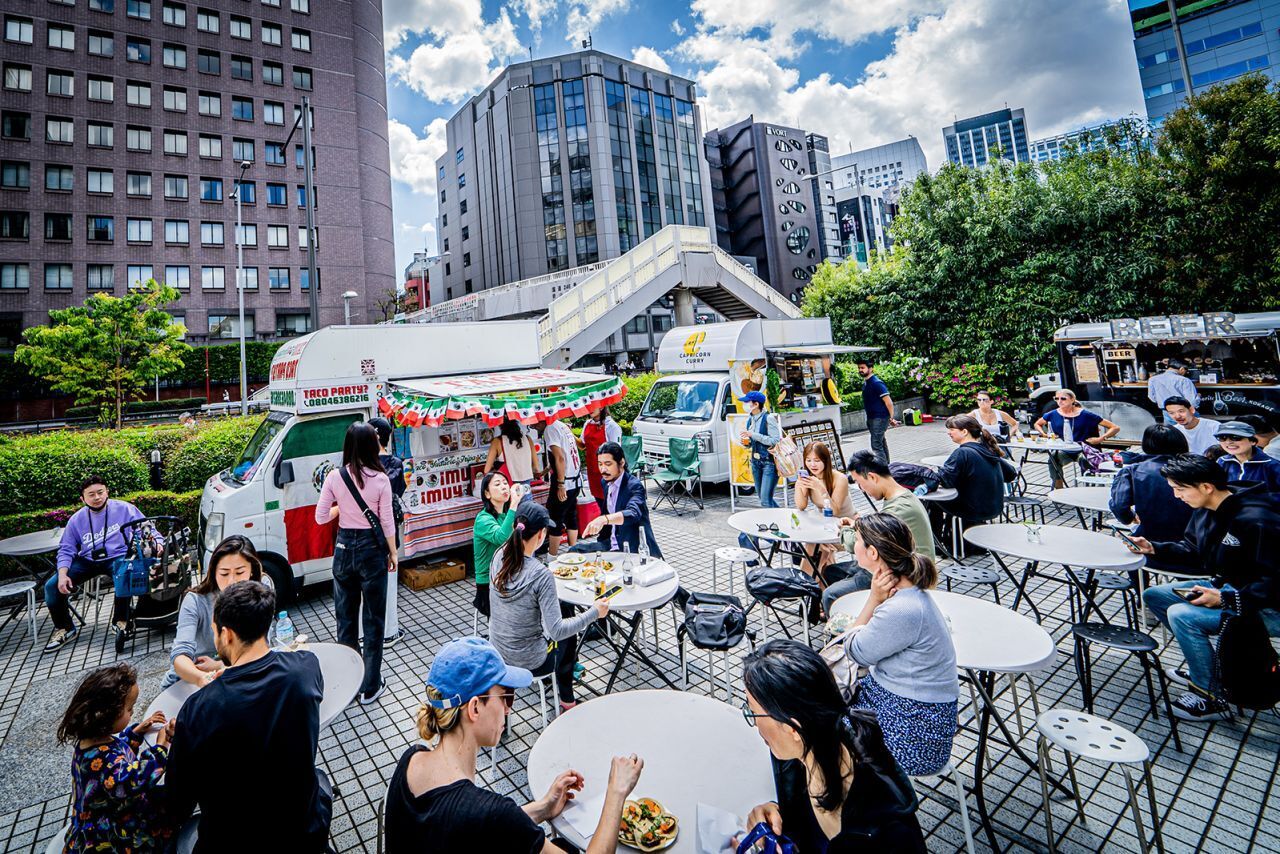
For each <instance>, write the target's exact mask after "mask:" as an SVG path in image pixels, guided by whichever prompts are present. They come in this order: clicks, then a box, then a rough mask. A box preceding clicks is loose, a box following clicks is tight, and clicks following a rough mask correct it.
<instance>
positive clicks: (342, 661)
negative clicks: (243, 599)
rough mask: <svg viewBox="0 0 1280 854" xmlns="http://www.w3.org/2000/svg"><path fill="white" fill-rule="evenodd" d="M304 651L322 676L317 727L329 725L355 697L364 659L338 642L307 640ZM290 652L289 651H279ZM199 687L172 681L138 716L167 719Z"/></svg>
mask: <svg viewBox="0 0 1280 854" xmlns="http://www.w3.org/2000/svg"><path fill="white" fill-rule="evenodd" d="M306 651H307V652H310V653H312V654H313V655H315V657H316V658H318V659H320V673H321V674H322V675H323V676H324V698H323V699H322V700H321V701H320V727H321V729H323V728H325V727H327V726H329V724H331V723H333V721H334V720H335V719H336V718H337V717H338V715H340V714H342V712H343V710H344V709H346V708H347V706H348V705H350V704H351V701H352V700H353V699H355V696H356V692H357V691H359V690H360V682H361V681H362V680H363V679H364V661H363V659H361V658H360V653H358V652H356V651H355V650H354V649H352V648H351V647H349V646H343V645H342V644H340V643H309V644H307V645H306ZM281 654H282V655H291V654H292V653H281ZM198 690H200V689H199V688H197V687H196V686H195V685H192V684H191V683H190V682H175V683H173V684H172V685H170V686H169V687H168V688H166V689H164V690H163V691H161V692H160V693H159V694H158V695H157V696H156V698H155V699H154V700H152V701H151V705H149V706H147V710H146V711H145V712H143V714H142V717H143V718H144V719H145V718H148V717H150V716H151V713H152V712H157V711H160V712H164V716H165V718H166V719H167V720H172V719H174V718H176V717H177V716H178V712H179V711H180V710H181V709H182V705H183V703H185V702H186V701H187V698H188V697H190V696H191V695H192V694H194V693H195V692H196V691H198ZM147 743H148V744H154V743H155V732H154V731H153V732H151V733H149V734H148V735H147Z"/></svg>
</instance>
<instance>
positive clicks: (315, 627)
mask: <svg viewBox="0 0 1280 854" xmlns="http://www.w3.org/2000/svg"><path fill="white" fill-rule="evenodd" d="M889 436H890V446H891V448H892V452H893V454H894V457H895V458H896V459H903V460H914V459H919V458H920V457H922V456H925V455H929V454H936V453H941V452H945V451H946V450H947V449H948V447H949V441H948V439H947V437H946V435H945V433H944V432H943V431H942V430H941V428H940V426H939V425H926V426H924V427H919V428H910V429H908V428H904V429H899V430H894V431H891V433H890V434H889ZM866 445H867V441H866V437H865V435H863V436H859V437H856V438H854V439H853V440H852V441H850V442H849V443H848V448H849V449H852V448H859V447H866ZM1029 468H1031V469H1033V471H1032V473H1031V474H1032V480H1033V489H1034V488H1039V489H1040V490H1043V489H1045V486H1044V484H1045V473H1044V468H1043V466H1030V467H1029ZM855 501H861V499H860V498H855ZM747 503H748V504H749V505H751V506H754V499H751V498H748V499H747ZM1049 512H1050V521H1051V522H1056V523H1059V524H1067V525H1076V524H1078V522H1077V521H1076V519H1075V514H1074V513H1071V514H1066V513H1058V512H1056V511H1055V510H1054V509H1053V508H1052V506H1050V507H1049ZM728 513H729V501H728V499H727V497H726V496H725V495H724V493H723V492H722V491H720V492H717V493H716V494H715V495H714V497H711V498H710V500H709V502H708V505H707V509H706V510H705V511H703V512H701V513H697V512H695V513H691V514H686V515H684V516H682V517H676V516H675V515H674V514H672V513H671V512H670V511H669V510H666V509H664V510H663V511H660V512H658V513H657V514H656V518H655V527H656V529H657V536H658V540H659V542H660V543H661V545H662V548H663V551H664V553H665V554H666V555H667V557H668V559H669V560H670V561H671V563H673V564H674V565H675V566H676V567H677V568H678V569H679V571H680V573H681V575H682V581H683V583H684V584H685V586H686V587H688V588H690V589H696V590H707V589H710V586H711V585H710V567H711V551H712V549H713V548H714V547H716V546H719V545H728V544H732V543H733V542H734V535H733V533H732V532H731V531H730V529H729V528H728V526H727V525H726V524H725V519H726V517H727V515H728ZM986 561H987V559H974V560H973V561H972V562H973V563H976V564H977V565H986ZM739 583H740V582H739ZM1004 586H1005V588H1006V590H1005V592H1006V593H1008V594H1009V595H1011V594H1012V592H1013V591H1012V590H1011V589H1010V585H1008V583H1007V582H1005V584H1004ZM956 589H957V590H958V591H960V592H973V593H974V595H984V592H983V591H977V590H975V591H968V590H964V589H963V586H959V585H958V586H957V587H956ZM741 592H742V591H740V593H741ZM471 595H472V588H471V584H470V582H460V583H456V584H452V585H448V586H446V587H443V588H437V589H434V590H427V591H423V592H421V593H413V592H410V591H408V590H407V589H405V588H403V587H402V588H401V589H400V597H399V603H400V604H399V608H400V622H401V626H402V627H403V628H404V629H405V632H406V636H405V638H404V639H403V640H401V641H400V642H399V643H398V644H396V645H395V646H394V647H392V648H390V649H388V651H387V655H386V661H385V665H384V673H385V675H386V677H387V680H388V684H389V688H390V690H389V691H388V692H387V694H386V695H385V696H384V697H383V699H382V700H381V701H380V702H379V703H378V704H376V705H374V706H371V707H361V706H358V705H353V706H352V707H351V708H350V709H349V710H348V711H347V712H346V713H345V714H344V715H343V716H342V717H340V718H338V720H337V721H336V722H335V723H334V725H333V726H332V727H330V728H329V729H328V730H327V731H325V732H324V733H322V736H321V741H320V757H321V762H322V763H323V765H324V767H325V768H326V770H327V771H328V773H329V775H330V777H331V778H332V780H333V781H334V783H335V784H336V785H337V786H338V788H339V792H340V796H339V798H338V800H337V803H336V805H335V816H334V822H333V841H334V844H335V846H336V848H337V850H338V851H342V852H348V851H369V852H372V851H375V850H376V839H375V837H376V815H375V811H376V809H377V804H378V802H379V800H380V799H381V797H382V793H383V790H384V787H385V784H386V780H387V778H388V777H389V775H390V774H391V771H392V769H393V768H394V765H395V761H396V758H397V757H398V756H399V754H400V753H401V751H402V750H403V749H404V748H405V747H406V746H407V745H408V744H409V743H410V742H411V741H412V740H413V739H415V738H416V733H415V730H414V725H413V717H414V711H415V710H416V709H417V706H418V703H419V701H420V690H421V680H422V678H423V676H424V675H425V674H426V672H427V668H428V663H429V662H430V660H431V655H432V653H433V652H434V651H435V650H436V649H437V648H439V646H440V645H441V644H442V643H443V642H444V641H446V640H449V639H451V638H454V637H458V636H460V635H464V634H470V632H471V625H472V622H471V621H472V610H471V607H470V601H471ZM986 595H989V593H988V594H986ZM1032 595H1033V596H1034V597H1035V598H1036V601H1037V602H1039V603H1040V605H1041V608H1042V610H1043V611H1044V613H1045V623H1044V625H1045V627H1046V628H1047V629H1048V630H1049V631H1050V633H1051V634H1052V635H1053V636H1054V638H1055V639H1056V640H1057V642H1058V652H1059V654H1058V659H1057V662H1056V663H1055V665H1054V666H1053V668H1052V669H1051V670H1050V671H1047V672H1045V673H1041V674H1037V676H1036V677H1035V679H1036V684H1037V686H1038V691H1039V698H1040V702H1041V704H1042V706H1043V707H1044V708H1050V707H1057V706H1064V707H1071V708H1077V707H1079V706H1080V703H1081V699H1080V692H1079V689H1078V687H1077V684H1076V676H1075V671H1074V668H1073V666H1072V663H1071V657H1070V650H1071V645H1070V640H1069V629H1068V627H1067V625H1066V621H1067V603H1066V598H1065V596H1064V593H1063V588H1062V587H1061V586H1060V585H1057V584H1054V583H1052V582H1046V581H1038V582H1037V583H1036V584H1034V585H1033V587H1032ZM1004 601H1006V603H1007V602H1008V601H1009V600H1008V599H1007V598H1006V599H1005V600H1004ZM1023 611H1024V613H1029V612H1028V611H1027V609H1026V608H1025V606H1024V608H1023ZM41 618H42V621H43V622H42V632H43V637H47V630H48V629H47V621H44V615H43V613H42V614H41ZM105 618H106V615H105V614H103V615H102V619H103V620H105ZM293 618H294V621H295V622H296V623H297V624H298V626H299V630H300V631H302V632H305V633H306V634H308V635H309V636H310V637H311V638H312V639H314V640H317V641H320V640H333V639H334V631H333V618H332V609H331V602H330V593H329V591H328V590H327V589H325V587H324V585H320V586H317V587H313V588H311V589H309V590H308V591H306V593H305V595H304V598H303V601H302V602H301V603H300V605H299V606H298V607H296V608H295V610H294V612H293ZM646 622H647V621H646ZM793 628H794V626H793ZM658 630H659V634H660V645H661V647H662V649H664V650H666V651H667V652H668V653H669V654H668V655H667V656H666V657H665V658H663V659H661V660H662V661H664V662H665V663H666V665H667V666H668V667H669V668H670V672H672V673H673V674H674V673H676V672H677V671H678V665H677V662H676V659H675V657H674V655H671V654H670V653H672V652H674V650H675V642H674V631H673V626H672V620H671V617H670V614H669V613H668V612H663V613H662V615H661V619H659V621H658ZM775 634H776V629H775ZM1157 637H1159V635H1157ZM168 640H169V636H167V635H166V636H159V635H144V636H143V637H140V638H139V639H138V641H137V642H136V647H135V649H134V650H133V651H132V652H131V653H130V654H129V658H130V660H131V661H133V662H134V663H135V665H137V666H138V668H139V670H140V672H141V673H142V676H143V691H142V700H140V702H139V706H138V710H139V712H140V711H141V710H142V709H143V708H145V705H146V702H147V701H149V700H150V699H151V697H153V696H154V694H155V693H156V691H157V689H158V685H159V679H160V677H161V675H162V674H163V671H164V669H165V667H166V666H167V655H166V654H165V650H166V647H167V643H168ZM815 642H816V641H815ZM745 648H746V646H745V644H744V645H743V647H742V649H743V650H745ZM606 653H608V648H607V647H606V646H605V645H603V644H600V643H593V644H588V645H587V646H586V650H585V652H584V659H583V660H584V663H585V664H586V666H587V668H588V671H587V675H586V678H585V682H584V684H583V685H582V694H583V695H584V696H587V697H589V696H590V695H591V694H592V692H596V691H600V690H602V689H603V686H604V681H605V678H606V676H607V674H608V672H609V663H610V661H611V658H608V657H606ZM114 658H115V656H114V653H113V652H112V650H111V647H110V643H109V639H108V638H107V636H106V634H105V632H104V622H101V621H99V622H98V623H97V624H96V625H94V626H93V627H92V630H91V631H86V633H85V634H84V635H82V637H81V639H80V640H79V641H77V642H76V643H75V644H74V645H73V646H72V647H71V648H70V649H64V650H62V651H60V652H59V653H58V654H56V655H49V656H45V655H41V654H39V653H37V652H33V651H32V648H31V644H30V642H29V640H28V636H27V634H26V630H25V626H24V625H23V624H22V623H20V622H18V623H14V624H11V625H10V626H8V627H6V628H5V629H4V630H2V631H0V739H2V740H0V850H5V851H25V850H32V849H35V850H43V847H44V844H45V841H47V840H48V839H49V837H51V836H52V835H53V834H54V833H56V831H57V830H58V828H59V827H60V826H62V824H63V823H64V822H65V819H66V809H67V805H68V801H69V792H70V775H69V773H68V769H67V762H68V760H67V757H68V755H69V750H68V749H67V748H63V747H60V746H58V745H57V744H56V743H55V742H54V740H53V736H52V732H53V730H54V729H55V728H56V726H57V721H58V718H59V716H60V715H61V711H62V708H63V706H64V704H65V702H66V698H67V695H68V694H69V692H70V690H71V688H72V687H73V686H74V684H75V682H76V680H77V679H78V678H79V676H80V674H81V673H82V672H83V671H84V670H86V669H88V668H91V667H95V666H98V665H100V664H103V663H107V662H110V661H112V660H114ZM1164 659H1165V663H1166V664H1169V665H1173V664H1178V663H1180V655H1179V653H1178V652H1177V645H1176V644H1174V645H1173V646H1171V647H1170V648H1169V650H1168V651H1166V652H1165V654H1164ZM705 661H706V659H705V657H702V658H699V657H698V656H694V657H693V659H692V660H691V669H692V674H693V680H694V684H693V686H692V688H691V690H694V691H702V692H706V691H707V684H706V681H705V673H703V672H702V670H701V666H702V664H703V663H704V662H705ZM734 662H735V666H737V665H739V664H740V656H737V657H735V659H734ZM1094 667H1095V677H1094V681H1095V684H1096V685H1097V688H1098V693H1099V697H1098V704H1097V709H1098V712H1099V713H1100V714H1103V715H1105V716H1110V717H1112V718H1113V719H1114V720H1116V721H1117V722H1119V723H1121V724H1123V725H1124V726H1127V727H1129V728H1131V729H1135V730H1136V731H1137V732H1138V733H1139V735H1141V737H1142V738H1143V739H1144V740H1145V741H1146V742H1147V743H1148V744H1149V745H1150V746H1151V748H1152V750H1153V752H1154V762H1155V774H1156V791H1157V800H1158V804H1159V808H1160V810H1161V812H1162V815H1163V818H1164V826H1163V827H1164V841H1165V845H1166V848H1167V849H1168V850H1169V851H1171V852H1184V851H1198V850H1204V851H1230V852H1243V851H1248V850H1251V849H1253V850H1258V851H1280V803H1278V802H1277V800H1278V798H1280V795H1277V793H1276V788H1277V787H1275V786H1274V785H1273V779H1274V776H1275V773H1276V765H1277V755H1278V751H1280V726H1278V725H1277V719H1276V718H1275V717H1274V716H1272V715H1270V714H1265V715H1261V716H1258V717H1257V719H1256V720H1253V721H1252V722H1250V721H1249V720H1248V719H1247V718H1246V719H1244V720H1234V721H1229V722H1222V723H1218V724H1213V725H1204V724H1185V725H1184V726H1183V727H1182V737H1183V742H1184V748H1185V750H1186V752H1185V753H1178V752H1176V751H1175V750H1174V749H1173V744H1172V741H1171V739H1170V736H1169V728H1168V724H1167V722H1166V721H1165V720H1164V718H1163V716H1162V717H1161V718H1160V719H1159V720H1153V719H1152V718H1151V717H1150V715H1149V711H1148V709H1147V701H1146V696H1145V691H1144V689H1143V688H1142V687H1141V672H1140V669H1139V667H1138V665H1137V664H1136V662H1135V661H1134V660H1133V659H1132V658H1131V657H1129V656H1127V655H1126V656H1121V655H1115V654H1108V655H1096V656H1095V665H1094ZM699 675H702V676H703V679H702V680H701V681H699V680H698V678H697V677H698V676H699ZM641 687H644V688H649V687H660V683H658V681H657V679H656V678H655V677H653V676H652V674H649V673H648V671H646V670H632V671H630V672H628V671H627V670H624V672H623V675H622V678H621V679H620V688H619V690H624V689H630V688H641ZM740 690H741V689H740V688H739V691H740ZM1026 693H1027V692H1026V691H1025V690H1023V691H1020V692H1019V696H1020V697H1021V699H1022V700H1023V703H1024V704H1026V700H1027V697H1026ZM999 703H1000V705H1001V707H1002V708H1003V709H1004V710H1005V711H1006V712H1008V711H1009V710H1010V709H1011V700H1010V698H1009V696H1008V692H1006V693H1005V695H1003V696H1002V697H1001V698H1000V699H999ZM1026 705H1028V707H1029V704H1026ZM1027 712H1028V715H1030V709H1029V708H1028V710H1027ZM967 717H968V710H967V709H962V710H961V718H962V722H963V721H964V720H966V719H967ZM510 720H511V724H510V729H509V732H508V734H507V738H506V740H505V741H504V743H503V745H502V746H501V747H500V748H499V751H498V769H497V772H496V774H490V775H488V778H489V782H490V785H491V786H492V787H493V788H494V789H495V790H497V791H499V792H502V793H511V794H512V795H513V796H514V797H515V798H517V799H527V798H529V797H531V794H530V793H529V792H528V791H527V788H526V780H525V761H526V759H527V754H528V751H529V749H530V747H531V746H532V745H533V743H534V741H535V740H536V738H537V735H538V726H539V720H538V711H537V703H536V698H533V697H530V698H527V699H521V700H520V701H518V702H517V706H516V711H515V713H514V714H513V715H512V717H511V719H510ZM1023 744H1024V746H1026V747H1028V748H1029V749H1031V750H1034V743H1033V741H1032V740H1031V739H1027V740H1024V742H1023ZM974 749H975V739H974V738H973V736H972V735H971V734H970V733H966V732H961V734H960V735H959V736H958V737H957V740H956V747H955V753H954V755H955V759H956V764H957V765H959V766H960V767H961V768H962V769H964V770H965V771H966V775H967V776H972V769H973V752H974ZM995 756H996V758H997V759H1000V758H1001V757H1003V756H1004V754H1003V752H1002V749H1000V748H996V749H995ZM1055 767H1058V769H1059V770H1061V768H1060V760H1059V764H1058V765H1057V766H1055ZM1099 771H1100V769H1099V767H1098V766H1095V765H1090V764H1088V763H1080V764H1079V765H1078V772H1079V779H1080V784H1081V787H1082V789H1083V794H1084V796H1085V797H1086V799H1087V800H1086V816H1087V818H1088V823H1087V825H1085V824H1082V823H1081V822H1079V821H1078V820H1077V819H1076V818H1075V812H1074V810H1073V809H1072V808H1071V807H1070V805H1069V803H1065V802H1064V803H1058V804H1055V808H1054V816H1055V822H1054V824H1055V830H1057V832H1058V833H1059V834H1064V836H1063V837H1062V838H1061V840H1060V843H1059V847H1060V848H1061V849H1062V850H1064V851H1073V852H1074V851H1099V850H1108V851H1135V850H1137V849H1138V843H1137V839H1136V838H1135V837H1134V835H1133V827H1132V823H1131V818H1130V816H1129V814H1128V812H1127V798H1126V793H1125V789H1124V783H1123V778H1122V777H1121V775H1120V774H1119V772H1118V771H1113V772H1112V773H1110V774H1108V775H1107V776H1106V777H1105V779H1101V778H1100V775H1099ZM987 793H988V801H989V803H990V804H991V807H992V811H993V816H994V821H995V824H996V830H997V833H998V834H999V835H1000V837H1001V845H1002V847H1004V848H1006V849H1009V850H1033V851H1034V850H1044V849H1045V847H1046V846H1045V838H1044V827H1043V822H1042V819H1041V814H1040V791H1039V782H1038V780H1037V778H1036V777H1035V776H1034V775H1033V774H1031V773H1029V772H1028V771H1027V770H1026V769H1025V767H1024V766H1022V765H1021V764H1020V763H1018V762H1016V761H1014V760H1005V761H1000V762H999V763H998V764H997V765H996V767H995V770H994V773H993V774H991V775H990V776H989V777H988V779H987ZM261 794H262V795H263V797H264V798H265V797H266V795H267V793H265V792H263V793H261ZM539 794H541V793H539ZM922 794H923V793H922ZM255 800H259V799H257V798H255ZM260 802H261V801H260ZM971 803H972V800H971ZM1143 809H1144V817H1145V809H1146V806H1145V803H1144V805H1143ZM921 818H922V823H923V825H924V827H925V830H926V832H927V834H928V840H929V848H930V850H931V851H956V850H958V849H961V848H962V843H963V839H962V837H961V835H960V828H959V822H958V819H957V815H956V813H955V806H954V801H952V800H951V799H950V798H949V797H947V796H945V795H942V794H938V795H929V796H926V797H924V799H923V802H922V810H921ZM975 819H976V815H975ZM1147 823H1148V825H1149V824H1150V822H1149V819H1147ZM976 830H977V827H976V826H975V831H976ZM978 846H979V848H981V849H983V850H986V840H985V838H984V837H983V836H982V835H981V834H980V833H978Z"/></svg>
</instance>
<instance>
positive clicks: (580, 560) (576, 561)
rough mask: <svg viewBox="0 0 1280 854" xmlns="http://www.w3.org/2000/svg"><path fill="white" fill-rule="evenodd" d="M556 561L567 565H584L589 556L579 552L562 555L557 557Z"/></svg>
mask: <svg viewBox="0 0 1280 854" xmlns="http://www.w3.org/2000/svg"><path fill="white" fill-rule="evenodd" d="M556 562H557V563H562V564H564V565H565V566H582V565H583V564H584V563H586V562H587V556H586V555H578V554H570V555H560V556H559V557H558V558H556Z"/></svg>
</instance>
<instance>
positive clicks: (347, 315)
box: [342, 291, 360, 326]
mask: <svg viewBox="0 0 1280 854" xmlns="http://www.w3.org/2000/svg"><path fill="white" fill-rule="evenodd" d="M358 296H360V295H359V294H358V293H356V292H355V291H347V292H346V293H344V294H343V295H342V318H343V321H344V322H345V323H346V325H347V326H350V325H351V301H352V300H353V299H355V298H356V297H358Z"/></svg>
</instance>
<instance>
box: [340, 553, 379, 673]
mask: <svg viewBox="0 0 1280 854" xmlns="http://www.w3.org/2000/svg"><path fill="white" fill-rule="evenodd" d="M375 536H376V535H375V534H374V532H373V530H372V529H370V528H340V529H338V542H337V543H336V544H335V545H334V550H333V615H334V617H335V618H336V619H337V621H338V643H340V644H342V645H344V646H349V647H351V648H352V649H354V650H356V651H358V652H360V653H361V655H362V657H363V658H364V681H363V682H361V683H360V693H362V694H372V693H374V692H375V691H377V690H378V686H379V685H381V684H382V640H383V638H382V634H383V628H384V626H385V623H386V614H387V583H388V582H387V556H386V554H385V553H384V552H383V550H382V549H381V548H380V547H379V546H378V542H377V540H375V539H374V537H375ZM361 618H363V622H364V648H363V649H361V646H360V628H359V625H358V623H357V620H359V619H361Z"/></svg>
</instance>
